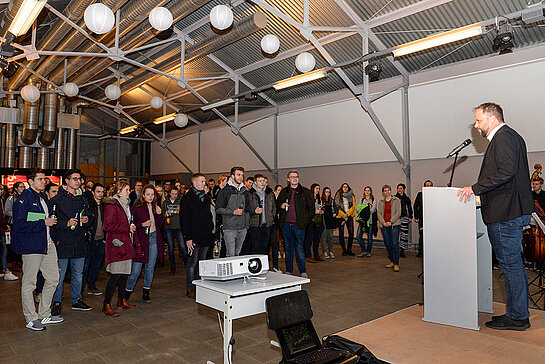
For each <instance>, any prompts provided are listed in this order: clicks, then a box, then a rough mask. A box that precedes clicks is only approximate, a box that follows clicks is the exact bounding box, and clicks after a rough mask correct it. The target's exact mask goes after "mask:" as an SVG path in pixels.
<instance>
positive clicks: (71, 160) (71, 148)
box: [66, 129, 77, 168]
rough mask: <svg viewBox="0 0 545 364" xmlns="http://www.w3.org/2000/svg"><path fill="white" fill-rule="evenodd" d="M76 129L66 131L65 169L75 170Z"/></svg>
mask: <svg viewBox="0 0 545 364" xmlns="http://www.w3.org/2000/svg"><path fill="white" fill-rule="evenodd" d="M76 134H77V130H76V129H68V140H67V141H66V145H67V156H66V168H76V152H77V150H76Z"/></svg>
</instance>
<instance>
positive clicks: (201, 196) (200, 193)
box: [191, 186, 206, 202]
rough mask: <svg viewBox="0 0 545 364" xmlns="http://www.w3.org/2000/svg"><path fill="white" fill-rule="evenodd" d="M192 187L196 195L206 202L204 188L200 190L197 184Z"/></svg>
mask: <svg viewBox="0 0 545 364" xmlns="http://www.w3.org/2000/svg"><path fill="white" fill-rule="evenodd" d="M191 189H192V190H193V192H194V193H195V196H197V197H198V198H199V200H201V202H204V195H206V193H205V192H204V190H200V191H199V190H198V189H196V188H195V186H191Z"/></svg>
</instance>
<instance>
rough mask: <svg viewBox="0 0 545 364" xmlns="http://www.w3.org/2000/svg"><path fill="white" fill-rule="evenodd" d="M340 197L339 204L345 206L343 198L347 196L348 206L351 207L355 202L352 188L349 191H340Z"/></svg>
mask: <svg viewBox="0 0 545 364" xmlns="http://www.w3.org/2000/svg"><path fill="white" fill-rule="evenodd" d="M337 197H338V201H337V204H338V205H339V206H343V198H346V199H347V200H348V207H349V208H351V207H352V205H353V204H354V199H353V197H354V193H352V190H348V192H346V193H345V192H342V193H340V194H339V195H337Z"/></svg>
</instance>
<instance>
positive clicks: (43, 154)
mask: <svg viewBox="0 0 545 364" xmlns="http://www.w3.org/2000/svg"><path fill="white" fill-rule="evenodd" d="M38 168H41V169H49V149H48V148H46V147H41V148H38Z"/></svg>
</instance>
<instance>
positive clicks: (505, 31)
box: [492, 22, 515, 54]
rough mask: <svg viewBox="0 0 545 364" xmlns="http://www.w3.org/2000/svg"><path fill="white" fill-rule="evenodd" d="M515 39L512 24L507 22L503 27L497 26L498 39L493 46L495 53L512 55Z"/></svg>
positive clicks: (495, 39)
mask: <svg viewBox="0 0 545 364" xmlns="http://www.w3.org/2000/svg"><path fill="white" fill-rule="evenodd" d="M514 40H515V37H514V36H513V27H512V26H511V24H509V23H507V22H505V23H503V24H501V25H497V28H496V37H495V38H494V43H493V44H492V49H493V50H494V52H500V54H505V53H511V52H513V48H514V47H515V44H514Z"/></svg>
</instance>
